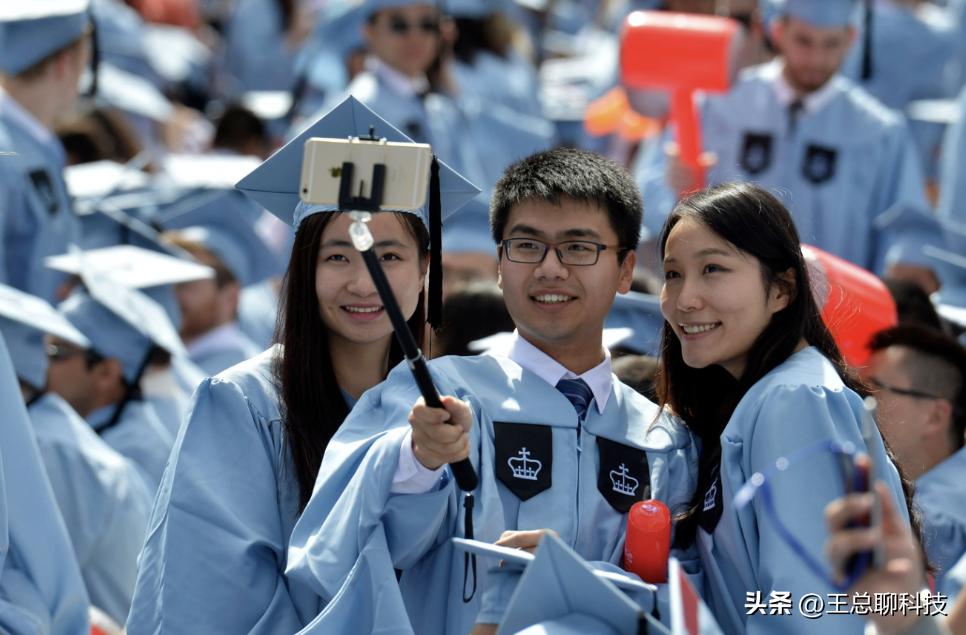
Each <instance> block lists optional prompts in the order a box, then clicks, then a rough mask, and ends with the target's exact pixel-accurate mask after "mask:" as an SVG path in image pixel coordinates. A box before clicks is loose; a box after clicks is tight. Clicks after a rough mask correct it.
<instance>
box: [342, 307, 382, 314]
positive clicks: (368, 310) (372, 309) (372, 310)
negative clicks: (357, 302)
mask: <svg viewBox="0 0 966 635" xmlns="http://www.w3.org/2000/svg"><path fill="white" fill-rule="evenodd" d="M345 310H346V311H348V312H349V313H375V312H376V311H381V310H382V307H381V306H347V307H346V308H345Z"/></svg>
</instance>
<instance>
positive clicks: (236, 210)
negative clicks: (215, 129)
mask: <svg viewBox="0 0 966 635" xmlns="http://www.w3.org/2000/svg"><path fill="white" fill-rule="evenodd" d="M259 165H261V161H259V160H258V159H257V158H254V157H247V156H231V155H180V156H172V157H168V159H166V161H165V163H164V169H165V172H166V174H167V175H168V177H169V178H171V179H172V180H173V181H174V183H176V184H177V185H179V186H190V187H192V188H194V189H193V192H192V193H191V194H189V195H188V196H186V197H185V198H184V199H182V200H181V201H179V202H178V203H176V204H175V205H172V206H169V207H166V208H163V209H161V210H160V211H158V212H157V213H156V214H155V215H154V216H153V218H152V221H153V223H154V224H155V225H156V226H158V227H160V228H162V229H165V230H177V233H178V235H179V236H180V237H182V238H184V239H186V240H189V241H192V242H196V243H198V244H199V245H201V246H203V247H205V248H206V249H207V250H209V251H210V252H211V253H212V254H214V255H215V256H216V257H217V258H218V259H219V260H221V262H222V264H224V265H225V267H227V268H228V270H229V271H231V273H232V275H234V276H235V278H236V279H237V280H238V281H239V282H240V283H241V285H242V286H249V285H252V284H255V283H257V282H260V281H262V280H264V279H266V278H269V277H271V276H274V275H277V274H278V273H280V272H281V271H283V270H284V263H283V262H281V259H280V258H279V256H278V255H277V254H276V253H275V252H273V251H272V250H271V248H270V247H269V246H268V245H267V244H266V242H265V241H264V240H263V239H262V237H261V236H260V235H259V233H258V232H257V231H256V223H257V222H258V219H259V218H260V217H261V215H262V213H263V210H262V208H261V207H260V206H259V205H257V204H256V203H255V202H253V201H252V200H251V199H249V198H248V197H246V196H244V195H243V194H242V193H241V192H238V191H237V190H235V189H233V186H234V183H235V182H236V181H237V180H239V179H240V178H242V177H243V176H245V175H246V174H248V173H250V172H251V171H252V170H253V169H256V168H257V167H258V166H259Z"/></svg>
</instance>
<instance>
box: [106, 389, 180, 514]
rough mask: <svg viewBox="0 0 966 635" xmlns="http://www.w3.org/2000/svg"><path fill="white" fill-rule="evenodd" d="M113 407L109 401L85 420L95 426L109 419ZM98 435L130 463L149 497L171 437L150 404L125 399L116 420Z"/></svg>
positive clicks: (156, 483)
mask: <svg viewBox="0 0 966 635" xmlns="http://www.w3.org/2000/svg"><path fill="white" fill-rule="evenodd" d="M115 407H116V406H115V404H111V405H110V406H104V407H103V408H100V409H98V410H95V411H94V412H92V413H91V414H89V415H88V416H87V422H88V423H89V424H90V425H91V427H92V428H94V429H95V430H97V429H98V428H99V427H100V426H102V425H104V424H106V423H107V422H108V421H109V420H110V418H111V416H112V415H113V414H114V408H115ZM101 438H102V439H104V442H105V443H107V445H109V446H111V448H113V449H114V450H115V451H116V452H117V453H118V454H120V455H121V456H124V457H127V458H128V459H130V460H131V462H132V463H134V465H135V466H136V467H137V468H138V472H139V473H140V474H141V477H142V478H143V479H144V483H145V485H146V486H147V488H148V491H149V492H151V496H152V497H153V496H154V493H155V492H156V491H157V489H158V483H160V482H161V475H162V474H163V473H164V466H165V464H166V463H167V462H168V455H169V454H170V453H171V446H172V444H173V443H174V438H173V437H172V436H171V433H170V432H168V430H167V428H165V427H164V424H163V423H161V420H160V419H159V418H158V415H157V413H156V412H155V411H154V408H152V407H151V404H149V403H148V402H146V401H142V400H139V399H132V400H131V401H129V402H128V404H127V406H125V408H124V412H123V413H122V414H121V418H120V420H119V421H118V422H117V424H115V425H114V426H112V427H110V428H108V429H107V430H105V431H104V432H103V433H102V434H101Z"/></svg>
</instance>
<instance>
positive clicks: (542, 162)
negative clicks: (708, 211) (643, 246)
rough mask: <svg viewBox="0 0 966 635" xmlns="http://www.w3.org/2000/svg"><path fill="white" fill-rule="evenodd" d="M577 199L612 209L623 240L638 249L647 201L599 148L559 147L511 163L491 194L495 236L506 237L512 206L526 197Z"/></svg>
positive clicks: (552, 200) (553, 200) (613, 221)
mask: <svg viewBox="0 0 966 635" xmlns="http://www.w3.org/2000/svg"><path fill="white" fill-rule="evenodd" d="M562 199H572V200H574V201H578V202H581V203H587V204H590V205H595V206H597V207H599V208H600V209H602V210H604V211H606V212H607V216H608V218H609V219H610V224H611V227H613V228H614V232H616V233H617V240H618V242H619V244H620V246H621V247H622V248H623V249H626V250H635V249H637V245H638V243H639V242H640V237H641V219H642V216H643V211H644V205H643V203H642V202H641V193H640V192H639V191H638V189H637V186H636V185H635V184H634V179H633V178H631V175H630V174H628V172H627V170H625V169H624V168H623V167H622V166H620V165H618V164H617V163H615V162H613V161H611V160H610V159H607V158H605V157H603V156H601V155H599V154H597V153H595V152H589V151H587V150H578V149H575V148H555V149H553V150H548V151H546V152H539V153H537V154H534V155H531V156H529V157H527V158H525V159H522V160H520V161H517V162H516V163H514V164H513V165H511V166H510V167H508V168H507V169H506V171H505V172H504V173H503V176H502V177H500V180H499V181H497V183H496V186H495V187H494V189H493V197H492V199H491V200H490V229H491V231H492V232H493V239H494V240H495V241H496V242H497V243H499V242H500V241H501V240H503V231H504V229H506V223H507V219H508V218H509V216H510V211H511V210H512V209H513V207H514V206H515V205H518V204H520V203H523V202H525V201H545V202H548V203H551V204H553V205H560V204H561V201H562Z"/></svg>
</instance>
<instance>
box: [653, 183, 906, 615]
mask: <svg viewBox="0 0 966 635" xmlns="http://www.w3.org/2000/svg"><path fill="white" fill-rule="evenodd" d="M660 246H661V255H662V258H663V262H664V271H665V282H664V287H663V289H662V292H661V309H662V312H663V314H664V318H665V320H666V322H665V327H664V333H663V336H662V337H663V346H662V352H661V358H660V368H659V373H658V380H657V389H658V397H659V400H660V402H661V404H662V406H664V407H666V408H668V409H669V410H671V411H672V412H674V413H675V414H677V415H678V416H680V417H681V418H682V419H683V420H684V421H685V422H686V423H687V425H688V426H689V427H690V428H691V429H692V431H693V432H694V433H695V434H696V435H697V436H699V437H701V439H702V450H701V457H700V462H699V474H698V488H697V491H696V492H695V497H694V499H693V500H692V508H691V510H690V511H689V512H688V514H686V515H685V516H684V517H683V518H682V519H681V522H680V523H679V524H678V527H677V530H676V540H677V542H678V545H679V546H681V547H694V548H696V549H697V551H698V552H699V554H700V557H701V563H702V569H703V572H704V577H705V590H706V593H705V599H706V600H707V601H708V604H709V606H710V607H711V609H712V611H713V612H714V614H715V617H716V618H717V620H718V622H719V623H720V624H721V625H722V627H723V629H724V631H725V632H726V633H743V632H747V633H767V632H774V622H771V621H769V619H772V620H773V619H774V618H768V617H766V618H764V619H762V618H761V617H760V616H757V615H748V612H747V611H746V610H745V609H744V605H743V603H744V601H745V598H746V595H745V594H746V592H754V591H756V590H759V589H774V590H777V591H790V592H791V593H792V597H794V598H801V597H802V596H804V595H805V594H807V593H821V592H823V590H825V589H827V588H828V582H827V581H826V580H825V579H823V577H821V576H820V575H818V574H817V573H816V572H815V571H814V570H813V569H811V568H810V567H809V566H808V564H807V563H806V562H805V560H807V559H808V558H809V557H810V558H811V560H812V561H813V562H821V561H822V546H823V544H824V542H825V535H826V533H825V531H826V530H825V527H824V525H823V523H822V513H823V509H824V507H825V505H826V504H827V503H828V502H829V501H831V500H832V499H833V498H834V497H835V496H836V492H838V493H841V492H842V489H843V484H842V477H841V474H842V468H840V467H839V464H838V458H837V457H836V455H834V454H833V453H831V452H824V453H821V452H815V453H813V455H810V456H811V458H810V460H809V461H808V462H807V463H806V462H800V463H799V464H797V465H795V466H794V468H792V467H789V466H788V465H787V464H788V463H789V461H785V463H783V465H785V471H784V472H783V473H782V474H780V475H777V476H776V478H774V479H771V481H770V482H769V487H770V492H771V499H772V501H773V503H774V504H773V508H774V514H771V513H768V514H766V513H764V512H765V510H764V506H763V505H762V504H761V501H758V500H756V501H754V503H753V504H750V505H746V506H739V505H738V504H736V503H735V502H734V499H735V495H736V493H737V492H738V490H739V489H740V488H741V487H742V486H743V485H744V484H745V483H746V482H747V481H748V480H749V479H750V478H751V477H752V475H754V474H756V473H769V471H770V470H771V468H772V466H774V465H775V464H776V462H777V461H778V460H779V458H780V457H786V458H787V457H791V456H793V455H794V454H795V453H796V452H801V451H803V449H806V448H810V447H817V446H818V445H819V444H822V443H827V442H829V441H832V442H840V443H851V444H853V445H854V447H856V448H858V449H859V450H860V451H863V452H867V453H869V454H870V455H872V456H873V457H875V463H876V464H877V465H879V466H880V470H879V474H878V477H879V478H881V479H883V480H884V481H885V482H886V483H887V484H888V486H889V488H890V491H891V493H892V495H893V496H894V497H895V500H896V501H897V504H899V505H900V509H906V504H905V499H904V490H903V485H902V480H901V478H900V475H899V474H898V472H897V470H896V468H895V467H894V466H893V464H892V461H891V460H890V454H889V452H888V451H887V449H886V447H885V446H884V444H883V442H882V440H881V438H880V437H879V435H878V434H874V437H873V438H872V440H871V441H870V443H869V445H868V446H867V445H866V443H865V440H864V439H863V436H862V434H861V430H862V427H861V421H862V415H863V405H862V397H861V396H862V395H864V394H866V390H865V388H864V386H863V385H862V384H861V382H860V381H859V380H858V379H856V377H855V376H854V375H853V374H852V372H851V371H850V370H849V368H848V367H847V366H846V365H845V363H844V362H843V360H842V357H841V355H840V354H839V351H838V349H837V348H836V345H835V342H834V341H833V339H832V337H831V335H830V334H829V332H828V329H827V328H826V327H825V325H824V324H823V322H822V320H821V317H820V312H819V310H818V307H817V306H816V304H815V300H814V299H813V297H812V293H811V292H810V287H809V278H808V270H807V268H806V265H805V261H804V259H803V257H802V253H801V245H800V243H799V239H798V234H797V232H796V230H795V226H794V223H793V222H792V219H791V217H790V215H789V213H788V211H787V210H786V209H785V207H784V206H783V205H782V204H781V203H780V202H779V201H778V200H777V199H776V198H775V197H774V196H772V195H771V194H770V193H768V192H767V191H766V190H764V189H762V188H759V187H757V186H754V185H750V184H725V185H719V186H716V187H714V188H711V189H709V190H705V191H703V192H699V193H697V194H695V195H693V196H691V197H690V198H687V199H685V200H683V201H681V202H680V203H679V204H678V206H677V208H676V209H675V210H674V212H672V214H671V216H670V217H669V218H668V220H667V223H666V224H665V227H664V231H663V234H662V236H661V242H660ZM775 518H777V519H778V520H777V521H776V520H775ZM779 523H781V524H782V525H783V526H784V527H785V528H791V529H790V531H791V533H792V534H794V537H795V538H796V539H797V542H798V543H799V544H798V545H794V544H792V542H791V541H789V540H787V536H786V535H785V534H784V532H783V531H782V529H783V527H780V526H779ZM801 546H804V547H803V548H804V551H806V552H807V553H806V554H805V555H804V556H803V555H802V554H801V553H800V551H801V549H800V548H799V547H801ZM836 618H838V619H836ZM826 622H827V624H826ZM822 626H824V627H825V631H826V632H828V633H840V632H841V633H845V632H849V633H852V632H860V629H861V623H860V622H859V621H858V620H857V619H854V618H848V617H843V616H833V617H832V618H830V619H825V620H823V624H822ZM857 628H858V630H857ZM814 629H815V624H814V623H813V620H810V619H805V618H804V617H803V616H802V615H800V614H799V615H792V616H791V617H788V618H786V620H785V622H783V626H782V632H785V633H806V632H808V633H811V632H814Z"/></svg>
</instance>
